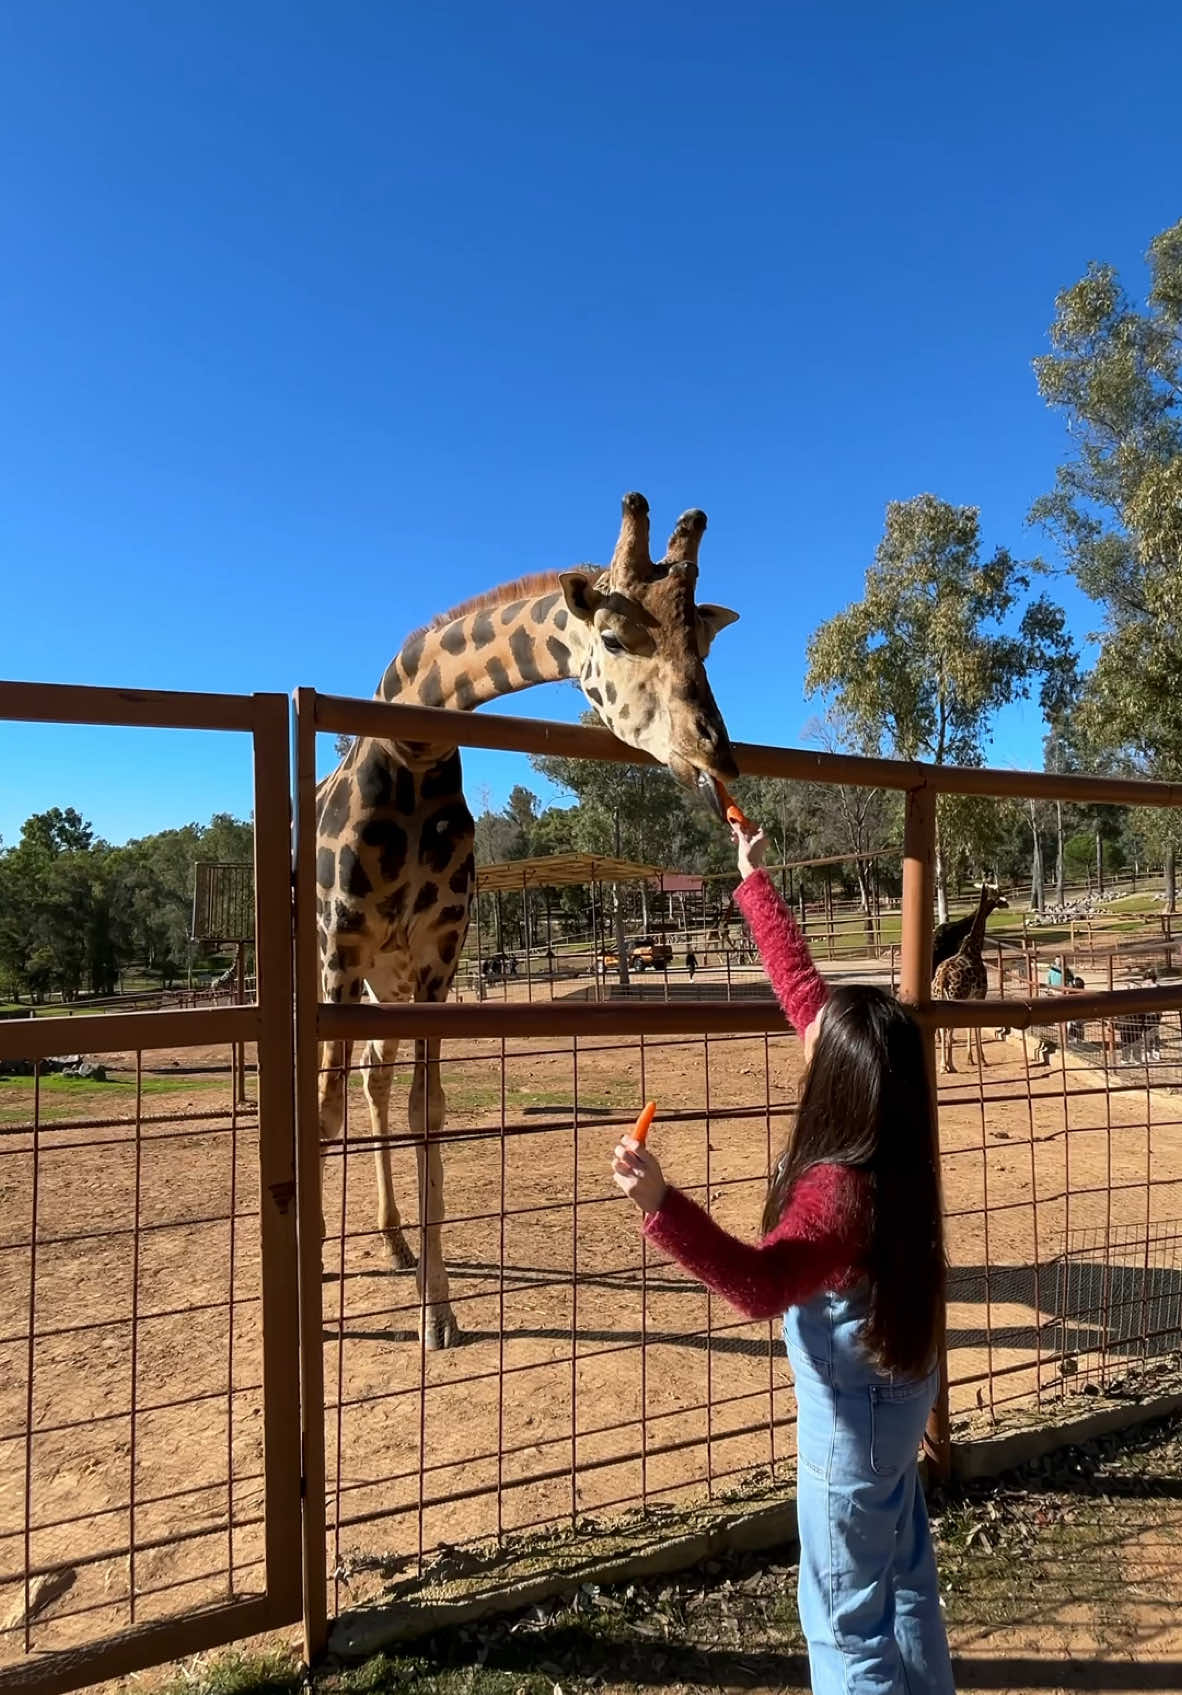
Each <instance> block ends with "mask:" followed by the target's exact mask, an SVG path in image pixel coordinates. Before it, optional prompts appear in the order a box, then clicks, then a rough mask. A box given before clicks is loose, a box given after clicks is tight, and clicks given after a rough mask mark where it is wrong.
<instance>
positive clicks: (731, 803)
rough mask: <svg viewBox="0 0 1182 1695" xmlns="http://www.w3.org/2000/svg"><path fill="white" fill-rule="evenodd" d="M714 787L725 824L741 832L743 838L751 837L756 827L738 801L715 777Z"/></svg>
mask: <svg viewBox="0 0 1182 1695" xmlns="http://www.w3.org/2000/svg"><path fill="white" fill-rule="evenodd" d="M714 787H715V789H716V791H717V793H718V800H719V804H720V805H721V807H722V810H723V813H724V815H725V817H726V821H727V823H728V824H733V825H734V826H735V828H736V830H741V831H742V832H743V834H744V835H745V836H753V835H754V834H755V832H756V829H757V828H758V826H757V825H755V824H753V823H752V822H751V820H750V818H748V816H747V814H746V813H745V812H744V811H743V808H742V807H741V806H740V805H739V803H738V801H737V800H736V799H735V798H734V796H733V795H732V794H731V793H730V791H729V790H728V788H727V786H726V784H725V783H723V782H721V781H720V780H719V779H718V778H717V777H715V779H714Z"/></svg>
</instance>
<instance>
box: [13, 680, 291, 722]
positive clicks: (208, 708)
mask: <svg viewBox="0 0 1182 1695" xmlns="http://www.w3.org/2000/svg"><path fill="white" fill-rule="evenodd" d="M283 699H284V696H282V695H274V694H272V695H249V694H242V695H234V694H182V693H181V692H179V691H178V690H173V689H91V688H83V687H79V686H77V685H75V684H73V683H10V682H4V681H0V718H10V719H13V720H15V721H17V722H20V723H26V724H50V723H52V724H110V725H114V726H118V727H134V728H137V729H152V730H245V731H250V730H253V729H254V728H255V726H256V725H257V724H258V722H259V717H260V708H259V703H260V702H267V703H270V704H269V706H268V707H265V708H264V709H263V710H264V711H266V710H270V711H272V712H273V711H274V710H275V707H274V704H273V703H274V702H275V701H277V700H283Z"/></svg>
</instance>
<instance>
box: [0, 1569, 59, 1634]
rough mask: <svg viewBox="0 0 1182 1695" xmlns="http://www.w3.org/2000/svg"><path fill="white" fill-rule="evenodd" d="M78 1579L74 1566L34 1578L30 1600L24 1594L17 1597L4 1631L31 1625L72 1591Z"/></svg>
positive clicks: (30, 1589)
mask: <svg viewBox="0 0 1182 1695" xmlns="http://www.w3.org/2000/svg"><path fill="white" fill-rule="evenodd" d="M76 1579H77V1573H76V1572H75V1570H74V1568H73V1566H59V1568H58V1569H57V1571H46V1572H42V1574H41V1576H40V1577H35V1578H33V1580H32V1582H31V1583H30V1584H29V1590H28V1600H27V1601H26V1599H25V1596H24V1595H23V1594H22V1595H19V1596H18V1597H17V1602H16V1605H15V1606H14V1607H13V1609H12V1611H11V1612H10V1613H9V1615H8V1617H7V1618H6V1619H5V1621H4V1629H5V1630H20V1629H21V1627H22V1626H23V1625H25V1624H27V1623H31V1622H32V1620H33V1619H35V1618H36V1617H37V1616H38V1614H39V1613H43V1612H44V1611H45V1609H46V1608H47V1607H50V1606H52V1605H53V1603H54V1602H55V1601H57V1600H60V1598H61V1597H62V1596H63V1595H64V1594H66V1593H67V1591H68V1590H70V1589H72V1588H73V1587H74V1583H75V1581H76Z"/></svg>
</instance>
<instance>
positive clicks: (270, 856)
mask: <svg viewBox="0 0 1182 1695" xmlns="http://www.w3.org/2000/svg"><path fill="white" fill-rule="evenodd" d="M255 710H256V714H257V716H256V722H255V731H254V886H255V955H254V969H255V996H256V999H257V1001H258V1044H257V1054H258V1091H259V1101H258V1111H259V1120H258V1122H259V1200H260V1207H259V1218H260V1231H261V1238H262V1241H261V1246H262V1254H261V1259H262V1334H263V1439H264V1450H263V1451H264V1465H265V1474H266V1490H267V1494H266V1503H267V1505H266V1555H267V1589H268V1592H269V1593H271V1594H273V1595H274V1597H275V1599H276V1601H277V1603H278V1605H279V1606H280V1607H281V1608H282V1612H281V1615H280V1616H281V1617H283V1618H287V1619H296V1618H298V1617H299V1612H300V1562H299V1558H298V1556H297V1553H296V1548H297V1544H298V1538H299V1533H300V1490H299V1477H300V1454H299V1432H298V1430H297V1428H296V1424H295V1420H294V1419H293V1417H292V1406H293V1403H294V1401H295V1399H296V1397H297V1396H298V1394H299V1367H298V1363H297V1362H298V1357H299V1351H300V1334H299V1307H298V1300H297V1289H296V1276H295V1272H296V1260H297V1253H298V1247H297V1232H296V1205H295V1175H296V1172H295V1158H296V1152H295V1140H294V1124H295V1111H294V1106H295V1103H294V1099H293V1061H294V1054H293V1051H292V1024H291V991H292V939H291V744H290V740H289V736H288V705H287V701H286V699H285V698H284V696H283V695H281V694H275V695H256V696H255ZM245 956H246V948H245V946H244V945H240V946H239V949H238V974H237V993H236V995H235V1000H236V1001H237V1003H238V1005H239V1006H240V1005H241V1004H242V1000H243V967H244V964H245ZM235 1047H236V1048H237V1051H238V1055H239V1058H238V1083H239V1085H240V1086H241V1085H242V1084H244V1082H245V1076H246V1064H245V1058H246V1054H245V1047H244V1045H243V1044H242V1043H236V1044H235ZM240 1098H241V1097H239V1099H240ZM231 1387H232V1385H231Z"/></svg>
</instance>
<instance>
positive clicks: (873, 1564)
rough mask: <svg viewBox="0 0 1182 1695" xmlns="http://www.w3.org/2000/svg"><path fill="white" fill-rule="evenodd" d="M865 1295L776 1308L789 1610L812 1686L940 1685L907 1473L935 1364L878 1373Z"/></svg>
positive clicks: (943, 1690) (939, 1653)
mask: <svg viewBox="0 0 1182 1695" xmlns="http://www.w3.org/2000/svg"><path fill="white" fill-rule="evenodd" d="M864 1316H865V1302H864V1299H863V1298H860V1297H859V1296H857V1295H854V1296H842V1295H832V1294H829V1295H820V1296H818V1297H817V1298H816V1299H815V1300H812V1301H809V1302H808V1303H807V1304H806V1305H804V1306H800V1307H793V1308H791V1309H790V1311H789V1312H788V1313H787V1314H786V1315H785V1318H784V1340H785V1342H786V1343H787V1346H788V1357H789V1359H790V1361H791V1362H792V1371H793V1375H794V1377H795V1379H796V1400H797V1447H798V1462H797V1463H798V1483H797V1517H798V1522H799V1537H800V1590H799V1598H800V1622H801V1628H802V1629H803V1631H804V1634H805V1637H806V1639H807V1641H808V1650H809V1667H810V1670H811V1672H812V1686H813V1690H814V1691H815V1695H921V1692H922V1695H951V1692H952V1691H953V1688H954V1685H953V1682H952V1663H951V1660H950V1659H949V1655H948V1639H947V1636H946V1634H945V1631H944V1621H943V1619H942V1617H941V1614H940V1595H939V1589H938V1586H937V1581H936V1561H935V1556H934V1554H933V1551H932V1538H931V1532H930V1530H929V1528H928V1517H927V1508H926V1507H925V1505H924V1499H923V1490H922V1488H921V1487H920V1482H919V1475H918V1465H917V1462H918V1455H919V1447H920V1443H921V1441H922V1439H923V1430H924V1425H925V1423H926V1421H927V1416H928V1413H929V1411H930V1410H931V1406H932V1402H933V1400H934V1399H935V1394H936V1386H937V1376H936V1373H935V1372H933V1373H932V1375H931V1376H930V1377H928V1378H926V1379H921V1380H919V1381H910V1380H908V1381H898V1380H895V1379H892V1378H890V1377H884V1376H883V1374H882V1373H881V1372H880V1371H879V1370H877V1369H876V1368H875V1367H874V1365H873V1364H872V1363H871V1362H870V1360H869V1359H867V1358H866V1356H865V1354H864V1353H863V1351H862V1349H861V1346H860V1343H859V1332H860V1329H861V1324H862V1320H863V1318H864Z"/></svg>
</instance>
